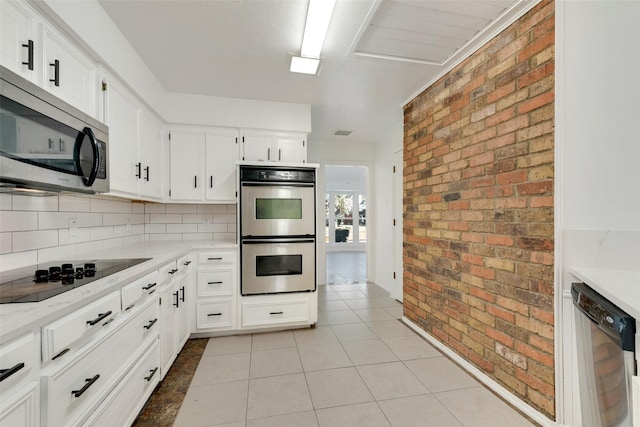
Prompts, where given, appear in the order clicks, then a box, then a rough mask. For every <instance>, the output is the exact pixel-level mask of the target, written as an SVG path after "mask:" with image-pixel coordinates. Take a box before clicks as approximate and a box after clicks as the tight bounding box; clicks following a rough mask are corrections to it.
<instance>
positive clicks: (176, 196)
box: [169, 130, 205, 201]
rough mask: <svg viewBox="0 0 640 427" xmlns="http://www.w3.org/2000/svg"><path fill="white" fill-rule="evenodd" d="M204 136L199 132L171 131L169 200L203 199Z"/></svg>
mask: <svg viewBox="0 0 640 427" xmlns="http://www.w3.org/2000/svg"><path fill="white" fill-rule="evenodd" d="M204 136H205V134H204V132H203V131H201V130H193V131H189V130H172V131H171V133H170V137H169V139H170V145H171V192H170V194H171V200H179V201H190V200H202V199H203V197H204Z"/></svg>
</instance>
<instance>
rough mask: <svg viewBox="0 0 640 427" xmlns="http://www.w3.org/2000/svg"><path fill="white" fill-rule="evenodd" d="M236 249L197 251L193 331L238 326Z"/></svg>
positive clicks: (224, 329)
mask: <svg viewBox="0 0 640 427" xmlns="http://www.w3.org/2000/svg"><path fill="white" fill-rule="evenodd" d="M237 259H238V250H237V249H224V250H222V249H220V250H215V251H213V250H211V251H203V252H200V253H199V254H198V274H197V283H196V292H197V294H196V307H195V308H196V316H195V318H196V328H195V331H196V332H215V331H228V330H233V329H236V327H237V320H236V319H237V314H236V306H237V289H238V280H237V276H238V273H237V270H238V262H237Z"/></svg>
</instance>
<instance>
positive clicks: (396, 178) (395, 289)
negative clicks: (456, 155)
mask: <svg viewBox="0 0 640 427" xmlns="http://www.w3.org/2000/svg"><path fill="white" fill-rule="evenodd" d="M393 168H394V172H393V220H394V226H393V271H394V273H395V274H394V279H393V286H392V289H391V297H392V298H395V299H397V300H398V301H400V302H402V282H403V280H402V240H403V237H402V150H398V151H396V152H395V153H393Z"/></svg>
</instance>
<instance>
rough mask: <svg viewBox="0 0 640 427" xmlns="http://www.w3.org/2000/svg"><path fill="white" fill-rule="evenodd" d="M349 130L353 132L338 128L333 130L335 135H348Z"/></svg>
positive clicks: (349, 133)
mask: <svg viewBox="0 0 640 427" xmlns="http://www.w3.org/2000/svg"><path fill="white" fill-rule="evenodd" d="M351 132H353V131H351V130H340V129H338V130H337V131H335V133H334V135H336V136H349V135H351Z"/></svg>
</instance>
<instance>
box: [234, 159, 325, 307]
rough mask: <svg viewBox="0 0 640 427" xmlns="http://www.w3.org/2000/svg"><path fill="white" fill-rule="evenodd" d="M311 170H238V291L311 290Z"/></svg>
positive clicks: (313, 231) (313, 276) (313, 282)
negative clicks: (239, 279) (239, 265)
mask: <svg viewBox="0 0 640 427" xmlns="http://www.w3.org/2000/svg"><path fill="white" fill-rule="evenodd" d="M315 179H316V170H315V168H309V167H300V168H298V167H280V166H247V165H242V166H240V236H241V239H240V253H241V260H240V262H241V264H242V265H241V286H240V288H241V293H242V295H260V294H274V293H286V292H313V291H315V289H316V208H315V205H316V193H315Z"/></svg>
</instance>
